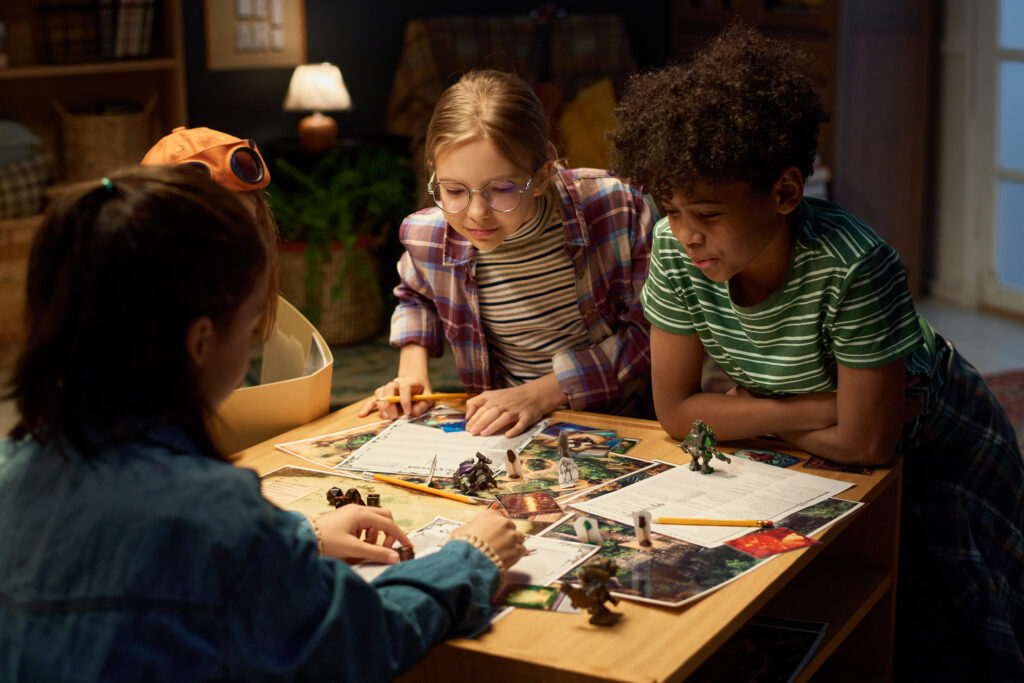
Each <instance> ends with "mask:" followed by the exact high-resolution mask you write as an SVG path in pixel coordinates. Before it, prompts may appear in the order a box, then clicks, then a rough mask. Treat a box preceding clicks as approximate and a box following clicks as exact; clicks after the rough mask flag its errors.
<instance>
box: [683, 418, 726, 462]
mask: <svg viewBox="0 0 1024 683" xmlns="http://www.w3.org/2000/svg"><path fill="white" fill-rule="evenodd" d="M716 445H718V440H717V439H715V432H714V431H713V430H712V429H711V427H709V426H707V425H706V424H704V422H703V421H702V420H699V419H698V420H694V421H693V427H692V428H691V429H690V433H689V434H687V435H686V438H685V439H683V442H682V443H681V444H679V447H680V448H682V449H683V450H684V451H686V452H687V453H689V454H690V458H692V460H691V462H690V469H691V470H693V471H694V472H697V471H700V472H701V474H711V473H712V472H714V471H715V468H713V467H712V466H711V465H709V464H708V463H709V462H710V461H711V457H712V456H714V457H716V458H718V459H719V460H724V461H726V462H732V460H730V459H729V458H727V457H725V456H724V455H722V454H721V453H719V452H718V449H717V448H715V446H716ZM701 461H703V463H702V462H701ZM702 468H703V469H702Z"/></svg>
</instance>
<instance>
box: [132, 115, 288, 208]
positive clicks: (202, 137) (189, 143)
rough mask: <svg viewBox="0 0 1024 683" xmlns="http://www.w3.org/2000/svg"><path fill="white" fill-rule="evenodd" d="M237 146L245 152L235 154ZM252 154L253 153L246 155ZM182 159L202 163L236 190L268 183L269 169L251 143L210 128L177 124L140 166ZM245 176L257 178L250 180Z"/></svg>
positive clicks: (221, 181)
mask: <svg viewBox="0 0 1024 683" xmlns="http://www.w3.org/2000/svg"><path fill="white" fill-rule="evenodd" d="M239 149H243V150H245V152H244V153H242V154H241V155H239V156H237V157H236V150H239ZM252 154H254V155H255V156H254V157H253V156H247V155H252ZM232 160H234V163H233V162H232ZM254 161H258V163H253V162H254ZM184 163H196V164H202V165H203V166H205V167H206V168H207V169H209V171H210V175H211V176H212V177H213V179H214V180H216V181H217V182H218V183H220V184H221V185H223V186H224V187H226V188H228V189H229V190H235V191H237V192H242V191H245V190H255V189H258V188H261V187H266V186H267V185H268V184H269V183H270V169H269V168H267V165H266V163H264V161H263V157H262V156H261V155H260V153H259V150H258V149H257V148H256V144H255V143H252V142H251V141H248V140H242V139H240V138H236V137H235V136H233V135H228V134H227V133H221V132H219V131H216V130H212V129H210V128H185V127H184V126H179V127H177V128H175V129H174V130H172V131H171V133H170V135H165V136H164V137H163V138H161V139H160V141H159V142H157V143H156V144H155V145H153V148H152V149H151V150H149V151H148V152H147V153H146V156H144V157H143V158H142V165H143V166H156V165H160V164H170V165H175V164H184ZM246 178H253V179H255V178H258V180H253V181H252V182H250V181H249V180H246Z"/></svg>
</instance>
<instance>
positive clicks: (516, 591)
mask: <svg viewBox="0 0 1024 683" xmlns="http://www.w3.org/2000/svg"><path fill="white" fill-rule="evenodd" d="M557 597H558V589H557V588H552V587H551V586H531V585H527V584H516V585H511V586H508V588H506V589H505V590H504V591H502V593H501V594H499V595H498V596H497V597H496V598H495V604H498V605H508V606H510V607H525V608H527V609H545V610H546V609H549V608H550V607H551V606H552V605H553V604H554V602H555V598H557Z"/></svg>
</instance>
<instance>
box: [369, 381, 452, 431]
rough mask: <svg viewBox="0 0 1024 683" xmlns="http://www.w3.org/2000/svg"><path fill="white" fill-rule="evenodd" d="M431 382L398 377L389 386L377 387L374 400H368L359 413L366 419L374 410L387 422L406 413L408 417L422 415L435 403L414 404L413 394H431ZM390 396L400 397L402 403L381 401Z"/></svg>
mask: <svg viewBox="0 0 1024 683" xmlns="http://www.w3.org/2000/svg"><path fill="white" fill-rule="evenodd" d="M429 393H431V389H430V380H428V379H427V378H425V377H413V376H407V377H396V378H394V379H393V380H391V381H390V382H388V383H387V384H384V385H382V386H379V387H377V388H376V389H375V390H374V392H373V398H370V399H367V400H366V403H364V404H363V407H362V409H360V411H359V417H366V416H367V415H369V414H370V413H372V412H373V411H374V410H376V411H377V412H378V413H380V416H381V417H382V418H384V419H386V420H395V419H397V418H399V417H401V415H402V414H403V413H404V414H406V415H412V416H413V417H415V416H417V415H422V414H423V413H424V412H426V411H427V410H429V409H430V408H431V406H433V405H434V403H433V401H416V402H415V403H413V401H412V396H413V394H429ZM388 396H399V397H401V399H402V400H401V402H399V403H387V402H385V401H381V400H380V399H382V398H387V397H388Z"/></svg>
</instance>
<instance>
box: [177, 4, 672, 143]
mask: <svg viewBox="0 0 1024 683" xmlns="http://www.w3.org/2000/svg"><path fill="white" fill-rule="evenodd" d="M218 1H223V0H218ZM184 4H185V8H184V14H185V16H184V24H185V55H186V82H187V87H188V112H189V122H188V123H189V125H190V126H209V127H211V128H216V129H220V130H226V131H230V132H232V133H234V134H236V135H240V136H246V137H252V138H254V139H256V140H257V141H271V140H282V139H286V138H292V137H294V136H295V129H296V126H297V125H298V121H299V119H300V118H301V116H302V115H301V114H299V113H294V112H284V111H282V110H281V103H282V102H283V101H284V95H285V91H286V90H287V89H288V79H289V78H290V77H291V69H255V70H237V71H217V72H210V71H207V70H206V63H205V50H206V47H205V35H204V31H203V4H202V2H200V1H199V0H186V2H185V3H184ZM305 4H306V27H307V54H308V61H310V62H321V61H327V62H333V63H334V64H337V65H338V66H339V67H340V68H341V72H342V74H343V75H344V78H345V84H346V85H347V86H348V89H349V92H350V93H351V95H352V101H353V103H354V107H355V108H354V109H353V110H351V111H346V112H339V113H338V114H337V115H336V116H335V118H336V119H337V120H338V124H339V127H340V129H341V130H340V133H339V134H340V135H342V136H346V135H348V136H373V135H379V134H383V133H384V113H385V110H386V107H387V102H388V96H389V93H390V91H391V79H392V74H393V72H394V68H395V64H396V63H397V62H398V56H399V53H400V51H401V47H402V35H403V31H404V27H405V23H406V22H407V21H408V20H410V19H415V18H418V17H426V16H444V15H487V16H490V15H497V14H509V15H516V14H519V15H524V14H527V13H528V12H529V11H530V10H531V9H533V8H535V7H536V6H537V5H538V4H540V3H538V2H521V1H518V0H510V1H508V2H505V3H499V4H494V3H481V2H479V0H475V1H472V2H470V1H467V0H449V1H448V2H445V3H423V2H409V1H407V0H384V1H383V2H381V1H378V2H364V1H363V0H343V1H338V0H306V3H305ZM557 6H558V8H559V9H565V10H566V11H568V12H570V13H576V12H584V11H585V12H590V13H617V14H621V15H622V17H623V20H624V22H625V23H626V27H627V30H628V31H629V33H630V35H631V42H632V49H633V59H634V61H635V62H636V63H637V65H638V66H639V67H641V68H643V67H647V66H660V65H663V64H664V63H665V61H666V59H667V58H668V54H669V24H670V22H669V16H670V2H669V0H654V1H649V2H648V1H645V2H643V3H634V4H633V7H632V8H631V10H630V11H629V12H623V11H622V6H623V3H622V2H621V1H618V2H612V1H609V0H568V1H565V2H561V3H558V5H557ZM225 40H230V36H226V37H225Z"/></svg>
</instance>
